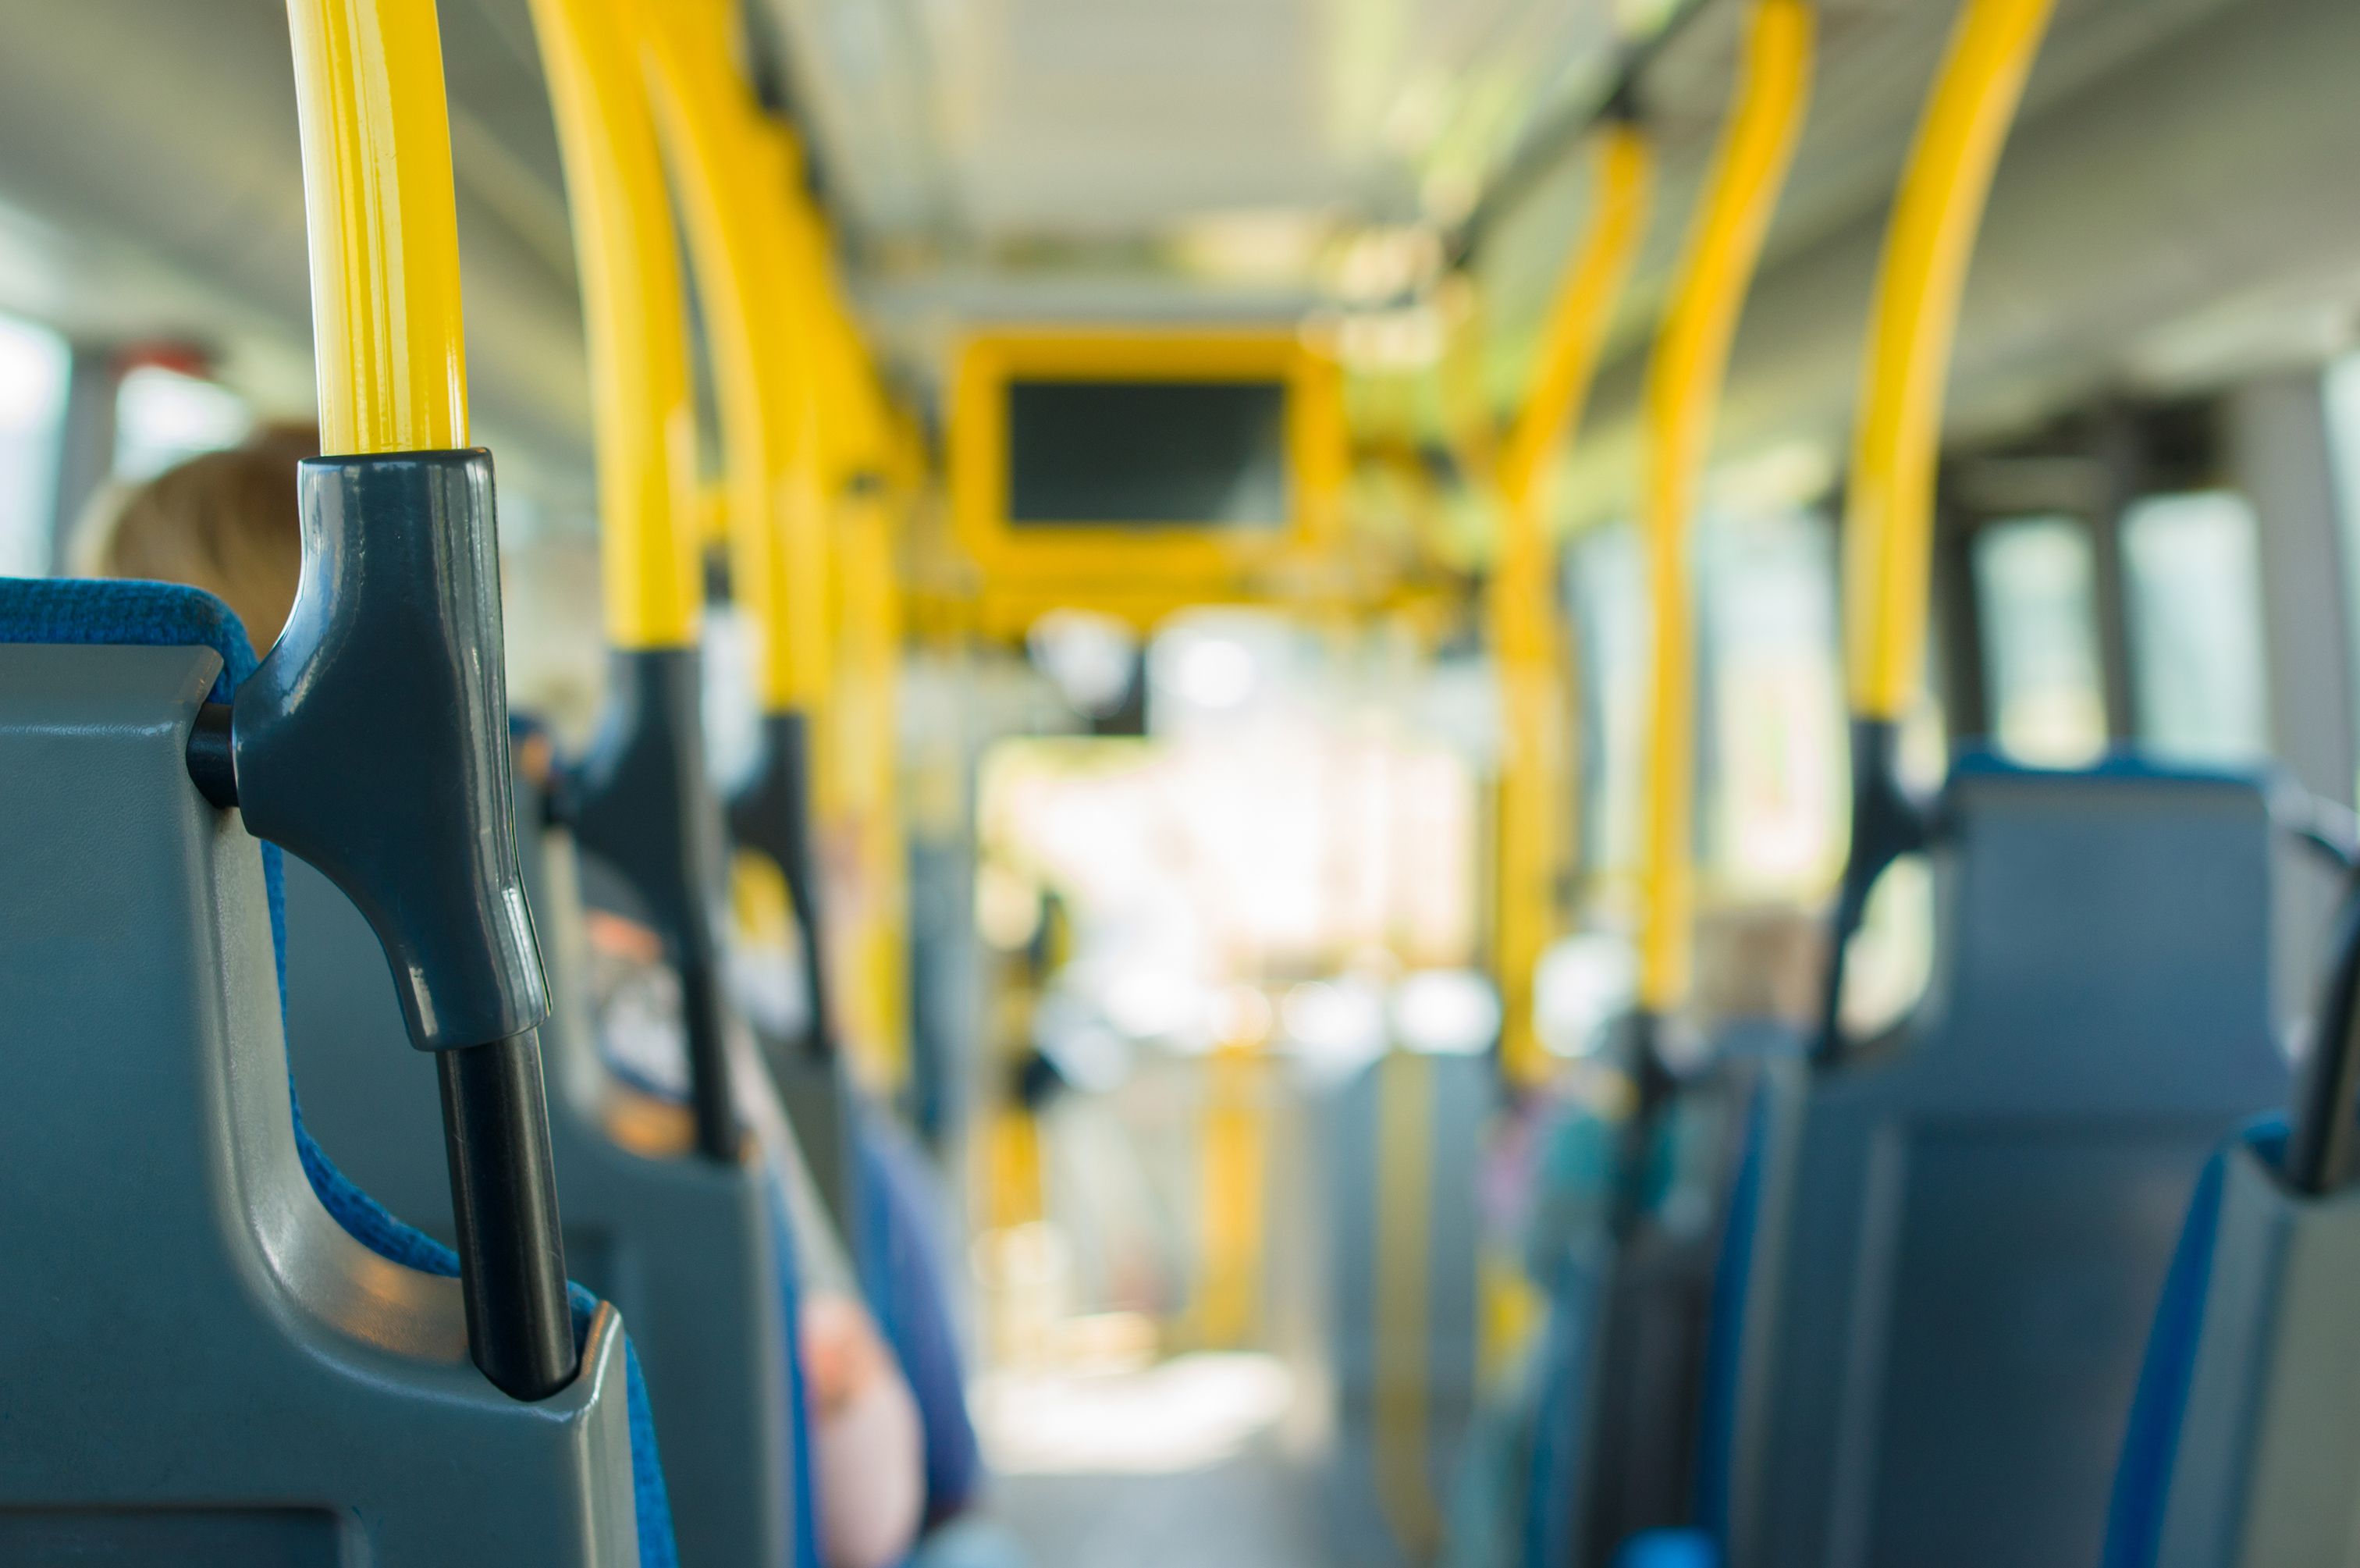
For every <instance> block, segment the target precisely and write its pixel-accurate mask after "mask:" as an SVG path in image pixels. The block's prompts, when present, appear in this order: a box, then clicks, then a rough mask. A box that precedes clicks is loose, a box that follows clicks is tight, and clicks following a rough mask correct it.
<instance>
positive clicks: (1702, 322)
mask: <svg viewBox="0 0 2360 1568" xmlns="http://www.w3.org/2000/svg"><path fill="white" fill-rule="evenodd" d="M1815 32H1816V18H1815V16H1814V15H1813V11H1812V7H1811V5H1809V4H1808V0H1754V3H1753V5H1751V6H1750V7H1749V8H1748V11H1747V16H1746V25H1745V50H1744V58H1743V62H1742V63H1741V65H1740V68H1739V70H1740V76H1739V81H1738V85H1737V91H1736V97H1735V100H1734V102H1733V103H1732V107H1731V110H1730V115H1729V119H1728V123H1727V124H1726V125H1725V126H1723V127H1722V131H1721V146H1720V148H1718V150H1717V151H1716V153H1715V155H1714V159H1713V167H1712V172H1711V174H1710V178H1709V179H1708V181H1707V182H1706V186H1705V191H1704V194H1703V197H1702V198H1701V201H1702V204H1701V206H1700V207H1699V211H1698V214H1697V217H1696V219H1695V223H1694V226H1693V227H1692V228H1691V229H1690V231H1689V234H1688V246H1687V249H1686V250H1685V251H1684V252H1683V254H1682V257H1681V260H1680V267H1679V271H1678V274H1677V280H1676V281H1675V283H1674V285H1673V290H1672V296H1671V304H1670V307H1669V309H1668V310H1667V311H1666V314H1665V318H1664V323H1663V325H1662V328H1661V329H1660V331H1659V332H1658V334H1657V335H1656V339H1655V356H1654V359H1653V361H1652V362H1651V363H1650V365H1649V367H1648V373H1647V390H1646V404H1645V411H1644V419H1645V447H1646V486H1645V495H1644V500H1643V508H1644V532H1645V536H1646V546H1647V563H1648V591H1649V596H1650V602H1651V606H1652V609H1653V615H1654V629H1653V660H1652V663H1653V666H1654V672H1655V692H1654V697H1653V701H1652V702H1651V704H1650V707H1649V713H1648V735H1647V746H1646V754H1645V767H1644V793H1643V795H1642V805H1643V811H1644V817H1643V820H1644V824H1645V827H1644V834H1643V838H1642V841H1641V844H1640V897H1641V901H1642V908H1641V915H1640V933H1639V996H1638V1001H1639V1006H1640V1009H1641V1011H1642V1012H1643V1013H1646V1014H1656V1015H1660V1014H1666V1013H1668V1012H1670V1011H1671V1010H1673V1009H1674V1008H1676V1007H1677V1005H1678V1004H1679V1003H1680V1002H1681V1001H1682V1000H1683V999H1684V998H1685V996H1686V995H1687V992H1688V979H1689V972H1690V970H1691V967H1692V955H1691V952H1690V945H1691V941H1692V937H1693V933H1692V931H1691V929H1690V927H1691V924H1692V920H1693V914H1694V905H1695V901H1696V887H1695V883H1696V867H1695V863H1694V850H1693V839H1694V835H1695V826H1694V820H1695V777H1694V773H1695V767H1696V669H1695V657H1696V651H1695V642H1694V639H1695V631H1694V617H1693V613H1692V608H1691V605H1690V603H1689V591H1688V534H1689V530H1690V527H1691V525H1692V523H1693V522H1694V520H1695V512H1696V499H1697V488H1698V482H1699V477H1700V476H1701V474H1702V472H1703V468H1704V464H1705V459H1706V457H1707V455H1709V454H1710V450H1711V446H1712V427H1713V417H1714V414H1715V412H1716V411H1717V408H1718V405H1719V403H1720V401H1721V384H1722V381H1723V379H1724V378H1725V376H1726V374H1727V371H1728V367H1729V351H1730V345H1731V343H1732V340H1733V339H1734V338H1735V336H1736V333H1737V321H1738V316H1739V313H1741V311H1742V310H1743V306H1744V303H1745V294H1746V291H1747V289H1748V287H1749V286H1750V285H1751V284H1752V282H1753V279H1754V267H1755V265H1756V263H1757V262H1758V261H1759V260H1760V258H1761V255H1762V242H1763V240H1764V238H1765V236H1767V234H1768V232H1769V228H1770V218H1771V214H1773V213H1774V212H1775V210H1776V208H1777V205H1778V192H1779V191H1780V188H1781V187H1782V186H1784V184H1785V183H1786V170H1787V168H1788V167H1789V165H1790V164H1791V163H1792V162H1793V159H1794V152H1795V143H1796V141H1797V137H1798V134H1799V133H1800V131H1801V129H1802V125H1803V116H1804V113H1805V109H1806V106H1807V104H1808V101H1809V97H1810V77H1811V56H1812V48H1813V39H1814V35H1815Z"/></svg>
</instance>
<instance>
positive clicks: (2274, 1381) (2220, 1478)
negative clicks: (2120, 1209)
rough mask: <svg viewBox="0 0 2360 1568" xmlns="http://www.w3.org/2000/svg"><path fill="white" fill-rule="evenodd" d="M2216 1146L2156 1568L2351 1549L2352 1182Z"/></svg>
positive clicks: (2357, 1251)
mask: <svg viewBox="0 0 2360 1568" xmlns="http://www.w3.org/2000/svg"><path fill="white" fill-rule="evenodd" d="M2227 1158H2228V1165H2227V1168H2226V1169H2225V1171H2224V1172H2223V1184H2222V1192H2221V1217H2220V1229H2219V1231H2218V1233H2217V1234H2216V1236H2215V1239H2214V1241H2213V1247H2212V1273H2211V1276H2210V1277H2209V1279H2208V1281H2207V1290H2206V1295H2205V1299H2204V1304H2203V1317H2202V1333H2201V1336H2200V1338H2199V1340H2198V1342H2197V1352H2196V1361H2195V1365H2194V1368H2193V1373H2192V1376H2191V1378H2190V1380H2189V1388H2188V1403H2187V1406H2186V1409H2185V1412H2184V1414H2183V1416H2182V1419H2181V1423H2180V1444H2179V1448H2178V1451H2177V1453H2176V1454H2175V1456H2174V1464H2173V1467H2172V1472H2171V1478H2170V1489H2169V1502H2168V1504H2167V1505H2166V1508H2165V1513H2164V1518H2163V1530H2162V1535H2161V1539H2160V1541H2159V1542H2158V1551H2157V1553H2156V1564H2157V1568H2232V1565H2234V1568H2284V1565H2289V1564H2320V1565H2322V1568H2324V1565H2326V1564H2331V1563H2332V1564H2348V1563H2360V1354H2355V1348H2354V1347H2355V1340H2354V1333H2353V1304H2354V1303H2355V1301H2360V1195H2355V1194H2350V1193H2346V1194H2344V1195H2341V1196H2338V1197H2335V1198H2332V1199H2327V1200H2324V1201H2319V1200H2304V1199H2300V1198H2297V1197H2294V1196H2293V1195H2291V1194H2289V1192H2287V1191H2286V1190H2285V1189H2284V1188H2282V1187H2280V1186H2279V1185H2278V1179H2277V1178H2276V1177H2275V1176H2274V1175H2273V1174H2272V1173H2271V1171H2270V1170H2269V1169H2268V1168H2267V1167H2266V1166H2265V1165H2264V1164H2263V1163H2262V1161H2261V1159H2260V1158H2259V1157H2257V1156H2256V1154H2255V1153H2254V1151H2253V1150H2252V1149H2250V1148H2248V1147H2245V1146H2238V1147H2236V1148H2234V1149H2233V1150H2232V1151H2231V1152H2230V1154H2229V1155H2228V1157H2227Z"/></svg>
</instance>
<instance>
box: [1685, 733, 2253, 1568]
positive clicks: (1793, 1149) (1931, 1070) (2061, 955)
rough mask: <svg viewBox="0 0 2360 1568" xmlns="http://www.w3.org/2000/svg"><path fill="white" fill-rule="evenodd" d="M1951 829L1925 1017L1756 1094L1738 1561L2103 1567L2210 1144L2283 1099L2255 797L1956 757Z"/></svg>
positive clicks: (2186, 783) (1735, 1537)
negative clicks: (1775, 1147) (2133, 1415)
mask: <svg viewBox="0 0 2360 1568" xmlns="http://www.w3.org/2000/svg"><path fill="white" fill-rule="evenodd" d="M1945 824H1946V827H1945V833H1944V837H1943V839H1942V842H1941V845H1940V847H1939V850H1938V852H1937V855H1936V887H1937V905H1936V907H1937V922H1938V924H1937V944H1938V947H1937V955H1936V966H1935V974H1934V981H1933V984H1932V985H1931V986H1930V988H1929V990H1928V996H1927V998H1926V1001H1925V1003H1923V1004H1922V1005H1921V1007H1920V1009H1919V1011H1918V1013H1917V1015H1916V1016H1915V1017H1914V1018H1913V1019H1912V1021H1911V1022H1910V1023H1909V1024H1908V1025H1906V1026H1905V1028H1904V1029H1903V1030H1902V1031H1901V1032H1900V1034H1899V1035H1898V1036H1897V1037H1896V1039H1894V1040H1893V1041H1891V1042H1889V1043H1888V1045H1887V1046H1885V1047H1883V1048H1880V1049H1879V1050H1877V1051H1876V1052H1875V1053H1874V1055H1873V1056H1871V1057H1868V1058H1863V1059H1859V1060H1856V1061H1854V1062H1852V1063H1849V1064H1847V1065H1845V1066H1843V1067H1841V1068H1839V1069H1834V1070H1832V1071H1821V1072H1819V1073H1815V1074H1811V1075H1808V1077H1800V1076H1798V1077H1797V1078H1794V1079H1791V1080H1785V1079H1781V1080H1774V1083H1776V1084H1779V1085H1781V1086H1782V1087H1779V1088H1778V1089H1777V1090H1776V1092H1778V1093H1779V1094H1781V1095H1783V1096H1784V1097H1785V1104H1784V1107H1783V1109H1781V1110H1780V1111H1778V1112H1777V1113H1775V1115H1774V1117H1773V1121H1774V1122H1775V1123H1777V1124H1781V1125H1786V1126H1791V1127H1792V1128H1793V1129H1794V1133H1793V1135H1792V1136H1791V1138H1788V1139H1783V1140H1781V1142H1780V1145H1779V1152H1778V1154H1777V1156H1776V1158H1778V1159H1779V1160H1781V1161H1782V1162H1783V1169H1782V1170H1780V1171H1778V1172H1775V1173H1773V1174H1771V1175H1769V1176H1766V1177H1765V1201H1764V1213H1763V1216H1762V1222H1761V1226H1762V1228H1761V1230H1760V1232H1759V1234H1756V1235H1755V1236H1754V1238H1753V1242H1754V1248H1755V1252H1756V1256H1755V1261H1754V1268H1753V1270H1752V1275H1751V1288H1750V1289H1749V1291H1748V1298H1747V1300H1746V1303H1745V1307H1744V1311H1745V1314H1746V1335H1747V1338H1746V1342H1745V1345H1746V1349H1745V1354H1747V1355H1748V1356H1749V1357H1750V1358H1752V1361H1753V1365H1749V1366H1748V1367H1746V1368H1745V1370H1744V1373H1743V1382H1742V1386H1741V1393H1740V1402H1741V1404H1742V1405H1743V1406H1744V1407H1745V1408H1744V1409H1742V1410H1741V1412H1740V1414H1739V1417H1738V1425H1737V1428H1736V1432H1737V1436H1736V1440H1735V1441H1736V1454H1737V1458H1736V1469H1737V1474H1736V1475H1735V1476H1734V1478H1733V1480H1732V1507H1733V1514H1732V1519H1731V1523H1730V1532H1731V1543H1732V1549H1733V1554H1734V1556H1735V1559H1736V1560H1737V1561H1738V1562H1740V1563H1745V1564H1749V1565H1750V1564H1775V1565H1778V1568H1786V1565H1788V1564H1795V1565H1802V1564H1810V1565H1812V1568H1819V1565H1821V1564H1840V1565H1848V1564H1863V1563H1886V1562H1908V1563H1917V1564H1925V1565H1928V1568H1941V1565H1944V1564H1950V1563H1958V1564H1967V1563H1992V1562H2088V1561H2094V1560H2095V1558H2096V1555H2097V1553H2098V1552H2099V1550H2100V1548H2101V1545H2102V1543H2103V1535H2104V1529H2105V1516H2106V1498H2107V1493H2108V1487H2109V1482H2110V1478H2111V1476H2112V1475H2113V1472H2114V1458H2115V1451H2116V1448H2117V1445H2118V1442H2119V1438H2120V1433H2121V1431H2122V1428H2123V1422H2124V1420H2125V1415H2126V1413H2127V1411H2128V1409H2129V1406H2130V1398H2131V1393H2132V1389H2133V1387H2134V1386H2135V1385H2136V1381H2137V1376H2138V1359H2139V1357H2138V1346H2139V1344H2140V1343H2141V1341H2142V1339H2143V1336H2144V1333H2145V1329H2146V1325H2147V1318H2148V1316H2149V1314H2150V1312H2151V1310H2152V1307H2153V1302H2154V1300H2155V1297H2156V1292H2157V1290H2158V1287H2159V1285H2160V1282H2161V1280H2162V1278H2163V1276H2164V1270H2165V1266H2166V1263H2167V1261H2168V1259H2169V1255H2170V1253H2171V1248H2172V1243H2173V1238H2174V1236H2175V1235H2176V1234H2177V1230H2178V1221H2179V1215H2180V1212H2181V1211H2182V1210H2183V1209H2184V1207H2185V1205H2186V1202H2187V1198H2188V1193H2189V1190H2190V1189H2191V1186H2192V1185H2193V1183H2194V1180H2195V1177H2196V1173H2197V1170H2198V1168H2200V1167H2201V1166H2202V1162H2203V1158H2204V1152H2205V1150H2207V1149H2208V1148H2209V1147H2211V1146H2212V1144H2213V1143H2214V1142H2215V1141H2217V1139H2218V1138H2219V1136H2220V1135H2221V1134H2222V1133H2223V1131H2224V1130H2225V1129H2226V1128H2227V1127H2229V1126H2231V1125H2234V1124H2235V1123H2236V1122H2238V1121H2239V1120H2242V1119H2243V1118H2244V1117H2245V1116H2246V1115H2249V1114H2251V1113H2253V1112H2255V1111H2256V1110H2258V1109H2260V1108H2262V1107H2264V1106H2266V1105H2268V1104H2271V1103H2273V1102H2277V1101H2278V1100H2279V1099H2281V1098H2282V1097H2283V1095H2284V1093H2285V1091H2286V1080H2285V1069H2284V1066H2283V1063H2282V1060H2281V1058H2279V1056H2278V1052H2277V1050H2276V1047H2275V1046H2274V1044H2273V1042H2272V1037H2271V1028H2270V1025H2269V970H2268V961H2267V912H2268V907H2269V871H2268V866H2269V852H2270V838H2269V833H2270V830H2269V826H2268V818H2267V810H2266V808H2265V805H2264V801H2263V796H2262V794H2261V792H2260V790H2259V788H2258V787H2257V786H2256V785H2255V784H2253V783H2251V782H2247V781H2241V780H2235V779H2229V778H2221V777H2209V776H2174V775H2164V774H2159V773H2097V774H2087V775H2066V774H2026V773H2013V772H2007V771H2000V770H1990V769H1976V768H1967V769H1963V770H1962V771H1961V773H1960V774H1959V775H1958V776H1957V777H1955V778H1954V780H1953V782H1952V784H1951V787H1950V791H1949V792H1948V794H1947V795H1946V796H1945Z"/></svg>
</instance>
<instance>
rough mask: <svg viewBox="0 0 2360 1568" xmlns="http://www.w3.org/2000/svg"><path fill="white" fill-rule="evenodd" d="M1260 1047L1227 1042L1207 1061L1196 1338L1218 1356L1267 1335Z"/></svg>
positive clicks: (1264, 1146) (1249, 1040)
mask: <svg viewBox="0 0 2360 1568" xmlns="http://www.w3.org/2000/svg"><path fill="white" fill-rule="evenodd" d="M1264 1062H1265V1058H1264V1057H1263V1056H1262V1042H1261V1041H1259V1040H1256V1039H1252V1038H1239V1039H1233V1040H1227V1041H1224V1042H1222V1044H1221V1045H1220V1047H1218V1049H1216V1050H1215V1051H1213V1052H1212V1054H1211V1055H1210V1056H1209V1057H1207V1058H1206V1061H1205V1109H1204V1125H1203V1129H1202V1131H1203V1137H1202V1140H1201V1142H1202V1149H1203V1158H1204V1169H1203V1174H1202V1179H1201V1182H1200V1186H1199V1190H1200V1192H1201V1195H1202V1202H1203V1206H1204V1211H1203V1216H1202V1218H1203V1234H1202V1242H1203V1270H1204V1273H1203V1277H1202V1278H1201V1279H1200V1281H1199V1282H1198V1286H1197V1298H1196V1300H1197V1310H1196V1331H1197V1336H1198V1338H1199V1340H1200V1341H1201V1342H1202V1343H1204V1344H1206V1345H1207V1346H1208V1347H1210V1348H1213V1349H1216V1350H1239V1349H1242V1348H1244V1347H1245V1346H1246V1345H1248V1344H1250V1343H1252V1341H1253V1338H1254V1335H1255V1334H1256V1333H1257V1332H1259V1331H1260V1329H1261V1327H1262V1249H1263V1246H1264V1245H1265V1238H1264V1232H1263V1225H1262V1195H1263V1192H1264V1190H1265V1187H1266V1184H1267V1181H1268V1168H1269V1159H1268V1151H1267V1139H1266V1136H1265V1113H1264V1111H1263V1107H1262V1075H1263V1067H1264Z"/></svg>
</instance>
